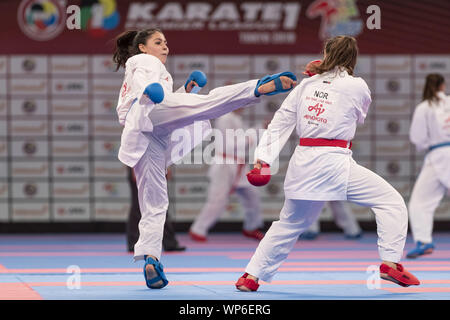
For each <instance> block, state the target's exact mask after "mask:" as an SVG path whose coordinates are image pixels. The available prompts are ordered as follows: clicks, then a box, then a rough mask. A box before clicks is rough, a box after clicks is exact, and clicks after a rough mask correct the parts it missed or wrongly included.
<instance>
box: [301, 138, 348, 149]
mask: <svg viewBox="0 0 450 320" xmlns="http://www.w3.org/2000/svg"><path fill="white" fill-rule="evenodd" d="M300 145H301V146H305V147H340V148H349V149H351V148H352V142H351V141H347V140H336V139H321V138H300Z"/></svg>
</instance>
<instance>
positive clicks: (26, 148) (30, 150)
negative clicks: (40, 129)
mask: <svg viewBox="0 0 450 320" xmlns="http://www.w3.org/2000/svg"><path fill="white" fill-rule="evenodd" d="M22 151H23V153H25V154H26V155H29V156H31V155H33V154H35V153H36V151H37V145H36V143H34V142H32V141H26V142H24V144H23V146H22Z"/></svg>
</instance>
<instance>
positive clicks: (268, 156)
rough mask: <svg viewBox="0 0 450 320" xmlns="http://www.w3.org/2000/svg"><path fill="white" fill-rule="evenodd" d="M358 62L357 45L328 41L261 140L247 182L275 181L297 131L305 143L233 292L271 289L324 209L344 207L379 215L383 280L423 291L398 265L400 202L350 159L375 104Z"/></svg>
mask: <svg viewBox="0 0 450 320" xmlns="http://www.w3.org/2000/svg"><path fill="white" fill-rule="evenodd" d="M357 56H358V47H357V43H356V39H354V38H353V37H348V36H337V37H334V38H332V39H329V40H328V41H326V43H325V45H324V57H323V59H322V63H321V64H320V65H318V66H315V67H313V68H312V72H313V73H315V74H316V75H314V76H312V77H310V78H306V79H303V80H302V81H301V82H300V84H299V85H298V86H297V87H296V88H295V89H294V90H293V91H292V92H291V93H290V94H289V95H288V97H287V98H286V99H285V100H284V102H283V103H282V105H281V107H280V109H279V110H278V111H277V112H276V113H275V115H274V118H273V119H272V121H271V123H270V124H269V126H268V129H267V130H266V132H265V133H264V134H263V136H262V138H261V140H260V142H259V145H258V147H257V148H256V151H255V167H254V169H253V170H251V171H250V172H249V173H248V175H247V177H248V179H249V181H250V182H252V181H253V180H254V176H258V175H269V174H270V164H271V163H273V161H274V160H275V159H276V158H277V157H278V154H279V152H280V150H281V148H282V147H283V146H284V144H285V143H286V141H287V140H288V138H289V136H290V135H291V132H292V130H294V128H296V132H297V134H298V135H299V137H300V140H299V145H298V146H297V147H296V149H295V151H294V154H293V155H292V157H291V160H290V162H289V166H288V169H287V172H286V178H285V181H284V192H285V202H284V206H283V208H282V209H281V212H280V219H279V220H278V221H275V222H273V223H272V225H271V227H270V228H269V230H268V231H267V233H266V234H265V236H264V238H263V239H262V240H261V242H260V243H259V245H258V247H257V249H256V252H255V253H254V255H253V257H252V258H251V260H250V262H249V263H248V265H247V267H246V269H245V274H244V275H243V276H242V277H241V278H239V279H238V281H237V282H236V284H235V285H236V288H237V289H238V290H241V291H256V290H257V289H258V287H259V284H258V280H259V279H261V280H263V281H266V282H270V281H271V280H272V278H273V276H274V275H275V273H276V271H277V269H278V268H279V267H280V265H281V264H282V263H283V261H284V260H285V259H286V258H287V257H288V255H289V252H290V251H291V249H292V248H293V246H294V244H295V243H296V242H297V239H298V237H299V235H300V234H301V233H302V232H303V231H305V230H306V229H307V228H308V227H309V226H310V225H311V223H312V222H313V221H315V220H316V219H317V217H318V215H319V213H320V212H321V210H322V207H323V205H324V203H325V202H326V201H341V200H348V201H351V202H354V203H357V204H359V205H362V206H367V207H370V208H371V209H372V210H373V212H374V213H375V219H376V223H377V232H378V252H379V255H380V257H381V260H382V262H381V265H380V276H381V278H383V279H386V280H389V281H393V282H394V283H397V284H399V285H401V286H410V285H418V284H419V280H418V279H417V278H416V277H415V276H413V275H412V274H411V273H409V272H408V271H406V269H405V268H404V267H403V266H402V265H401V264H400V263H399V262H400V259H401V258H402V255H403V249H404V245H405V240H406V233H407V228H408V212H407V208H406V205H405V203H404V201H403V198H402V196H401V195H400V194H399V193H398V192H397V191H396V190H395V189H394V188H393V187H392V186H391V185H390V184H389V183H387V182H386V181H385V180H384V179H382V178H381V177H380V176H378V175H377V174H375V173H373V172H372V171H370V170H368V169H366V168H364V167H362V166H360V165H358V164H357V163H356V162H355V161H354V160H353V158H352V151H351V150H350V147H351V140H352V139H353V137H354V135H355V131H356V126H357V123H363V122H364V119H365V117H366V115H367V112H368V109H369V105H370V103H371V94H370V90H369V88H368V87H367V84H366V83H365V81H364V80H363V79H362V78H359V77H355V76H353V70H354V68H355V65H356V60H357Z"/></svg>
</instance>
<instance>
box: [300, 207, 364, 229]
mask: <svg viewBox="0 0 450 320" xmlns="http://www.w3.org/2000/svg"><path fill="white" fill-rule="evenodd" d="M327 204H328V206H329V207H330V210H331V214H332V215H333V219H334V221H335V223H336V225H337V226H338V227H339V228H341V229H342V230H343V231H344V233H345V235H349V236H354V235H357V234H359V233H360V232H361V228H360V227H359V224H358V221H357V220H356V218H355V215H354V214H353V213H352V211H351V209H350V206H349V205H348V204H347V203H346V202H344V201H330V202H328V203H327ZM307 231H310V232H315V233H319V232H320V223H319V219H317V220H316V221H314V222H313V224H312V225H311V226H310V227H309V228H308V230H307Z"/></svg>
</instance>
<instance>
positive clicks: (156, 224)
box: [113, 29, 296, 289]
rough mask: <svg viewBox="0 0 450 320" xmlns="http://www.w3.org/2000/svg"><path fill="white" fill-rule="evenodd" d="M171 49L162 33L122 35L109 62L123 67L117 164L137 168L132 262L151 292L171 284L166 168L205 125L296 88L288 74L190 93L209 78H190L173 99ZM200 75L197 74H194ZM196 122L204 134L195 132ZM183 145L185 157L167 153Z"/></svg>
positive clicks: (205, 130)
mask: <svg viewBox="0 0 450 320" xmlns="http://www.w3.org/2000/svg"><path fill="white" fill-rule="evenodd" d="M168 54H169V48H168V46H167V41H166V38H165V37H164V34H163V33H162V32H161V30H159V29H151V30H142V31H126V32H124V33H122V34H121V35H119V36H118V37H117V39H116V50H115V52H114V56H113V61H114V62H115V63H116V65H117V69H118V68H120V67H123V68H125V78H124V81H123V84H122V88H121V90H120V95H119V99H118V105H117V113H118V117H119V122H120V123H121V124H122V125H124V129H123V131H122V137H121V145H120V149H119V155H118V157H119V160H120V161H121V162H122V163H124V164H125V165H127V166H129V167H132V168H134V173H135V176H136V184H137V188H138V197H139V206H140V209H141V214H142V217H141V220H140V221H139V240H138V242H137V243H136V244H135V246H134V259H135V261H137V260H142V259H144V260H145V265H144V277H145V280H146V284H147V286H148V287H149V288H155V289H156V288H163V287H164V286H166V285H167V283H168V281H167V278H166V276H165V274H164V271H163V265H162V264H161V262H160V261H159V259H160V256H161V247H162V236H163V226H164V221H165V217H166V211H167V208H168V203H169V200H168V195H167V181H166V168H167V167H168V166H169V165H170V164H171V163H173V162H175V161H177V160H178V159H180V158H182V157H183V156H184V155H185V154H186V153H188V152H190V150H191V149H192V148H193V147H194V146H195V145H196V144H197V143H200V142H201V140H202V139H203V137H204V136H206V135H207V134H208V133H209V131H210V128H211V127H210V123H209V121H208V120H209V119H213V118H216V117H220V116H221V115H223V114H225V113H228V112H231V111H233V110H234V109H237V108H240V107H244V106H247V105H249V104H251V103H255V102H257V101H258V97H259V96H261V95H264V94H267V95H272V94H276V93H279V92H286V91H289V90H290V89H292V88H293V87H294V86H295V85H296V77H295V75H293V74H292V73H290V72H284V73H280V74H276V75H272V76H266V77H264V78H262V79H260V80H250V81H247V82H244V83H239V84H235V85H231V86H225V87H220V88H217V89H215V90H212V91H211V92H210V93H209V94H207V95H197V94H188V92H190V91H191V90H192V88H193V87H194V86H197V85H199V86H203V85H204V84H205V83H206V77H205V76H204V75H203V76H202V73H201V72H197V73H195V72H193V73H192V74H191V76H190V77H189V78H188V80H187V81H186V84H185V85H184V86H183V87H181V88H180V89H179V90H178V91H177V92H176V93H173V92H172V90H173V80H172V76H171V75H170V74H169V72H167V70H166V68H165V66H164V64H165V63H166V60H167V56H168ZM199 74H200V75H199ZM196 121H199V122H200V124H201V125H200V127H201V128H202V129H203V136H200V137H199V136H198V135H197V136H196V135H195V133H194V127H195V125H196V123H194V122H196ZM179 128H185V129H186V133H194V134H193V135H186V136H188V137H192V138H189V139H186V140H187V141H182V142H179V141H176V142H174V141H172V140H171V133H172V132H173V131H174V130H175V129H179ZM181 143H182V145H183V148H181V149H182V152H181V153H182V154H176V155H175V154H172V153H173V151H174V150H178V149H179V145H180V144H181Z"/></svg>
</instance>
